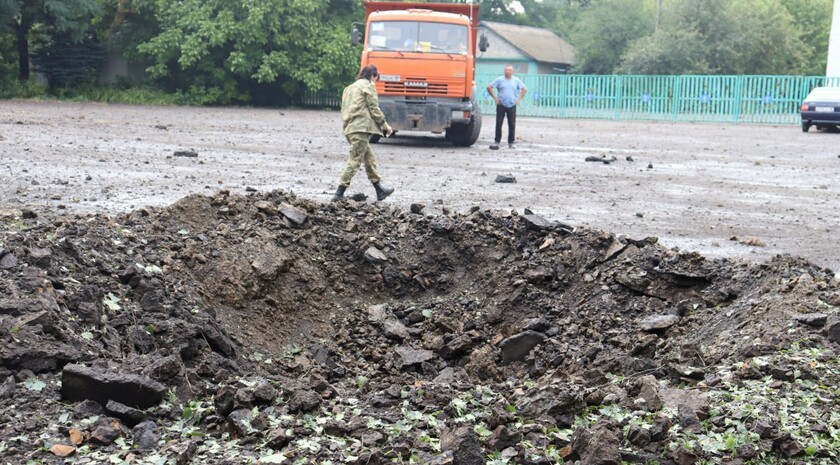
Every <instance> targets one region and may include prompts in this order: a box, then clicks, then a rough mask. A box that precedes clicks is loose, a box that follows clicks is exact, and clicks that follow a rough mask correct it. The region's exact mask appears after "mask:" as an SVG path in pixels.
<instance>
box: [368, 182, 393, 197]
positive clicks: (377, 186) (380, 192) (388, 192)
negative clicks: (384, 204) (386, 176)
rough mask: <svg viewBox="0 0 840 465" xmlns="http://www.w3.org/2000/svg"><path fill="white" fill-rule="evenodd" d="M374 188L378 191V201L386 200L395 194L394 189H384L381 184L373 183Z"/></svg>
mask: <svg viewBox="0 0 840 465" xmlns="http://www.w3.org/2000/svg"><path fill="white" fill-rule="evenodd" d="M373 188H374V189H376V200H385V199H386V198H387V197H388V196H389V195H391V194H393V193H394V188H388V187H384V186H382V184H381V183H380V182H375V183H373Z"/></svg>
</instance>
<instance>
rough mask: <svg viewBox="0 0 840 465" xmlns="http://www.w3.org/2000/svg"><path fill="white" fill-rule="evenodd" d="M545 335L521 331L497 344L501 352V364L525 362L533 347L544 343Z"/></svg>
mask: <svg viewBox="0 0 840 465" xmlns="http://www.w3.org/2000/svg"><path fill="white" fill-rule="evenodd" d="M545 339H546V335H545V334H543V333H538V332H536V331H523V332H521V333H519V334H516V335H513V336H511V337H509V338H507V339H504V340H502V342H500V343H499V347H500V348H501V350H502V364H504V365H506V364H508V363H512V362H520V361H522V360H525V358H526V357H527V356H528V354H529V353H531V350H533V349H534V347H536V346H538V345H540V344H542V343H543V341H545Z"/></svg>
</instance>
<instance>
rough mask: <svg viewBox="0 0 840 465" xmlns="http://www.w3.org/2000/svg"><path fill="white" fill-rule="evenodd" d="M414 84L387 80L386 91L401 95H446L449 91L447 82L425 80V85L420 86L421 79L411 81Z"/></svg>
mask: <svg viewBox="0 0 840 465" xmlns="http://www.w3.org/2000/svg"><path fill="white" fill-rule="evenodd" d="M410 82H411V83H412V84H413V85H406V83H404V82H386V83H384V84H385V92H386V93H389V94H390V93H394V94H401V95H446V93H447V92H448V91H449V89H448V87H449V86H448V85H447V84H442V83H435V82H423V84H425V86H420V85H419V83H420V82H421V81H416V80H415V81H410Z"/></svg>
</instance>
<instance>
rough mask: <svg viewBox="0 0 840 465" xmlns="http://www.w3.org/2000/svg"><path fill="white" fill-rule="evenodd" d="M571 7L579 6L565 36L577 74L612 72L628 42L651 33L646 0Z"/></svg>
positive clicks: (614, 0) (603, 1) (651, 18)
mask: <svg viewBox="0 0 840 465" xmlns="http://www.w3.org/2000/svg"><path fill="white" fill-rule="evenodd" d="M572 8H581V9H580V12H579V13H578V15H577V21H576V24H575V25H573V26H572V28H571V31H570V36H569V38H570V41H571V43H572V44H573V45H574V46H575V60H576V61H577V63H576V64H575V70H576V71H577V72H580V73H587V74H610V73H613V72H614V70H615V68H616V67H617V66H618V65H619V63H620V61H621V57H622V55H623V54H624V53H625V52H626V51H627V49H628V47H629V46H630V44H631V43H633V41H635V40H637V39H639V38H641V37H646V36H648V35H649V34H651V33H652V32H653V26H654V17H655V14H654V9H653V3H652V2H651V1H650V0H601V1H598V2H595V1H592V2H591V3H589V4H588V7H582V6H574V5H572ZM616 12H621V14H616Z"/></svg>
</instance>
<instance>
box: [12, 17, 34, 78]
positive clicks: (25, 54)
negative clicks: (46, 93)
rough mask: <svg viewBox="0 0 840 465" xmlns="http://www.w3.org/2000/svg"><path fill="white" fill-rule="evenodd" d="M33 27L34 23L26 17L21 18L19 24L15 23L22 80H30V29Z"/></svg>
mask: <svg viewBox="0 0 840 465" xmlns="http://www.w3.org/2000/svg"><path fill="white" fill-rule="evenodd" d="M30 29H32V23H31V22H30V21H27V20H25V19H21V21H20V22H19V23H18V24H15V40H17V49H18V70H19V74H18V76H19V77H20V80H21V81H28V80H29V30H30Z"/></svg>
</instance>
